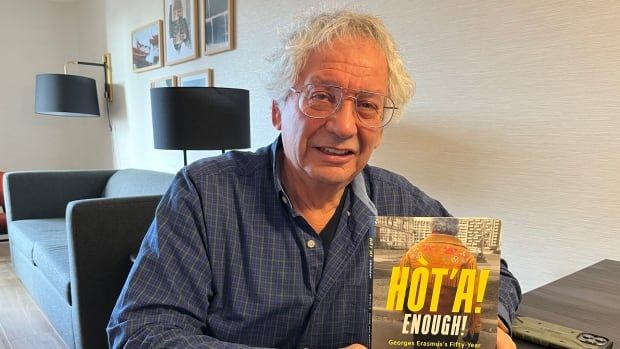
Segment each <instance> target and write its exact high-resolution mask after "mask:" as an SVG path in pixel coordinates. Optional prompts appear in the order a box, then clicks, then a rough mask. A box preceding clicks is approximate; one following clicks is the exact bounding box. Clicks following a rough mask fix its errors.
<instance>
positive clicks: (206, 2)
mask: <svg viewBox="0 0 620 349" xmlns="http://www.w3.org/2000/svg"><path fill="white" fill-rule="evenodd" d="M201 1H202V2H203V6H202V8H203V9H204V11H203V16H202V21H201V27H202V32H203V35H202V37H203V46H204V53H205V54H206V55H212V54H216V53H220V52H224V51H228V50H232V49H233V48H234V37H235V11H234V1H233V0H201Z"/></svg>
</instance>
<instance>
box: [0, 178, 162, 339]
mask: <svg viewBox="0 0 620 349" xmlns="http://www.w3.org/2000/svg"><path fill="white" fill-rule="evenodd" d="M172 178H173V175H172V174H169V173H161V172H154V171H147V170H134V169H127V170H101V171H99V170H97V171H48V172H13V173H8V174H7V175H6V176H5V198H6V211H7V220H8V230H9V242H10V248H11V257H12V262H13V268H14V270H15V273H16V274H17V276H18V277H19V278H20V279H21V281H22V282H23V284H24V286H25V287H26V289H27V290H28V292H30V294H31V295H32V297H33V298H34V299H35V300H36V301H37V303H38V304H39V305H40V306H41V309H42V310H43V312H44V313H45V314H46V315H47V317H48V319H49V320H50V322H51V324H52V325H53V326H54V328H55V329H56V330H57V331H58V333H59V334H60V336H61V337H62V338H63V340H64V341H65V342H66V343H67V345H68V346H69V347H70V348H88V349H96V348H107V346H108V345H107V336H106V332H105V327H106V324H107V322H108V319H109V317H110V313H111V311H112V308H113V307H114V304H115V302H116V298H117V297H118V294H119V293H120V290H121V288H122V285H123V283H124V281H125V279H126V277H127V273H128V272H129V268H130V267H131V262H130V260H129V256H130V255H131V254H132V253H133V252H134V251H136V250H137V249H138V247H139V246H140V243H141V241H142V239H143V237H144V234H145V232H146V230H147V229H148V227H149V225H150V223H151V221H152V219H153V215H154V212H155V208H156V207H157V204H158V202H159V200H160V199H161V195H162V194H163V193H164V192H165V190H166V189H167V187H168V186H169V184H170V182H171V181H172Z"/></svg>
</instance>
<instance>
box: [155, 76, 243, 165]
mask: <svg viewBox="0 0 620 349" xmlns="http://www.w3.org/2000/svg"><path fill="white" fill-rule="evenodd" d="M151 109H152V114H153V115H152V116H153V139H154V141H155V148H156V149H175V150H183V165H184V166H187V150H222V153H224V150H225V149H242V148H249V147H250V92H249V91H248V90H243V89H236V88H223V87H157V88H152V89H151Z"/></svg>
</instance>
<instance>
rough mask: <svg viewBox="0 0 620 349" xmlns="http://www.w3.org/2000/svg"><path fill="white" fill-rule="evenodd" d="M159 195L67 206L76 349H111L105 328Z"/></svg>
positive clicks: (84, 202) (151, 217) (150, 219)
mask: <svg viewBox="0 0 620 349" xmlns="http://www.w3.org/2000/svg"><path fill="white" fill-rule="evenodd" d="M160 199H161V196H160V195H154V196H136V197H123V198H100V199H87V200H79V201H73V202H71V203H69V205H68V206H67V229H68V248H69V264H70V265H69V267H70V274H71V299H72V312H73V328H74V335H75V341H76V346H77V347H78V348H100V347H101V348H104V347H106V348H107V334H106V325H107V323H108V320H109V319H110V314H111V313H112V309H113V308H114V305H115V304H116V299H117V298H118V296H119V294H120V291H121V289H122V287H123V285H124V283H125V279H126V278H127V275H128V273H129V269H130V268H131V262H130V260H129V256H130V254H131V253H132V252H134V251H136V250H137V249H138V248H139V247H140V244H141V242H142V239H143V238H144V235H145V234H146V231H147V230H148V228H149V226H150V224H151V222H152V221H153V217H154V216H155V209H156V208H157V204H158V203H159V201H160Z"/></svg>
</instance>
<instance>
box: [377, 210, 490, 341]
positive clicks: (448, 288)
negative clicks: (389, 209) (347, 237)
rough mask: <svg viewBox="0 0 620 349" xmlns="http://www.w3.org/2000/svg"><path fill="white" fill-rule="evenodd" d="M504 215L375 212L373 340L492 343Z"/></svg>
mask: <svg viewBox="0 0 620 349" xmlns="http://www.w3.org/2000/svg"><path fill="white" fill-rule="evenodd" d="M500 234H501V221H500V220H499V219H492V218H453V217H393V216H379V217H376V221H375V234H373V235H372V236H371V238H370V241H369V245H370V254H371V257H372V258H371V269H370V270H371V271H372V284H373V286H372V307H371V314H370V315H371V322H370V326H371V329H370V333H371V340H370V342H371V347H372V348H373V349H381V348H395V347H399V348H456V349H471V348H475V349H486V348H495V346H496V334H497V302H498V287H499V268H500Z"/></svg>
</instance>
